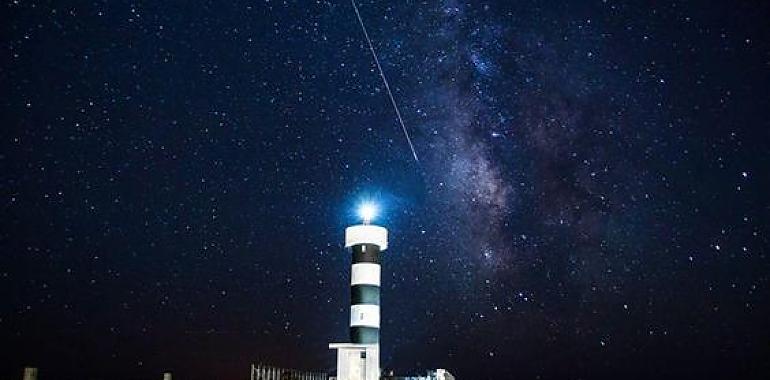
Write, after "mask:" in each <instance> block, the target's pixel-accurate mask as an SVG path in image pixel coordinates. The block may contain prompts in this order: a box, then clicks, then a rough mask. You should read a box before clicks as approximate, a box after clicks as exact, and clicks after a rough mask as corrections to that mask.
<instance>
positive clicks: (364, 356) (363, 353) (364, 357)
mask: <svg viewBox="0 0 770 380" xmlns="http://www.w3.org/2000/svg"><path fill="white" fill-rule="evenodd" d="M361 359H366V351H362V352H361Z"/></svg>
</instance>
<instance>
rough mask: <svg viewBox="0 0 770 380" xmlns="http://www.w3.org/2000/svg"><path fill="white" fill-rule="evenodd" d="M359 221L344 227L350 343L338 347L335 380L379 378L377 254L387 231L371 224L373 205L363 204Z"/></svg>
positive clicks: (384, 244)
mask: <svg viewBox="0 0 770 380" xmlns="http://www.w3.org/2000/svg"><path fill="white" fill-rule="evenodd" d="M359 213H360V214H361V217H362V219H363V223H362V224H358V225H354V226H350V227H348V228H346V229H345V248H347V249H348V250H349V251H350V252H351V253H352V264H351V268H350V295H351V297H350V343H332V344H330V345H329V348H332V349H336V350H337V380H379V378H380V277H381V271H380V253H381V252H382V251H384V250H386V249H388V230H387V229H385V227H380V226H376V225H373V224H371V221H372V218H373V217H374V214H376V208H375V207H374V206H372V205H366V204H365V205H363V206H362V207H361V209H360V210H359Z"/></svg>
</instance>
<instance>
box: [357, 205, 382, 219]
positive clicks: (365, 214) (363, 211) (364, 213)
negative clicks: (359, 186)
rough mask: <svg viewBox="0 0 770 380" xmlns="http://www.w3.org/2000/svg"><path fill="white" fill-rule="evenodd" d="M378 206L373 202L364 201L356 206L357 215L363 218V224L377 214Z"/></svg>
mask: <svg viewBox="0 0 770 380" xmlns="http://www.w3.org/2000/svg"><path fill="white" fill-rule="evenodd" d="M378 211H379V210H378V207H377V205H376V204H374V203H370V202H366V203H362V204H361V205H360V206H358V216H360V217H361V219H363V221H364V224H369V223H371V222H372V219H374V218H375V217H376V216H377V213H378Z"/></svg>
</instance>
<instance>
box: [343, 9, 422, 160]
mask: <svg viewBox="0 0 770 380" xmlns="http://www.w3.org/2000/svg"><path fill="white" fill-rule="evenodd" d="M350 2H351V3H352V4H353V9H354V10H355V11H356V17H357V18H358V23H359V24H361V30H363V32H364V37H366V42H367V43H368V44H369V50H370V51H371V52H372V57H374V63H375V64H376V65H377V70H379V72H380V77H381V78H382V83H384V84H385V90H387V91H388V97H390V103H391V104H393V109H394V110H395V111H396V117H397V118H398V123H399V124H401V130H403V131H404V136H405V137H406V142H407V143H408V144H409V149H411V151H412V156H414V160H415V162H420V160H419V159H418V158H417V152H416V151H415V150H414V145H412V139H411V138H410V137H409V131H407V129H406V125H404V119H402V118H401V111H400V110H399V109H398V105H397V104H396V99H395V98H394V97H393V92H391V91H390V85H389V84H388V78H386V77H385V73H384V72H383V71H382V66H380V60H379V58H377V53H376V52H375V51H374V45H372V40H371V39H370V38H369V33H367V32H366V27H365V26H364V20H363V19H362V18H361V13H359V12H358V5H356V0H350Z"/></svg>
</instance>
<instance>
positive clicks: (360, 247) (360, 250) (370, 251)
mask: <svg viewBox="0 0 770 380" xmlns="http://www.w3.org/2000/svg"><path fill="white" fill-rule="evenodd" d="M351 248H352V249H353V264H358V263H374V264H379V263H380V247H379V246H378V245H376V244H356V245H354V246H352V247H351Z"/></svg>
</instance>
